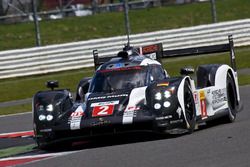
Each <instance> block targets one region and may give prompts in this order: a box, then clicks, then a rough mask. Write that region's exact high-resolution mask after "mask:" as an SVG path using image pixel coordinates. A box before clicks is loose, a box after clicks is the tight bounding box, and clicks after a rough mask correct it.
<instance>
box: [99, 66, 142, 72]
mask: <svg viewBox="0 0 250 167" xmlns="http://www.w3.org/2000/svg"><path fill="white" fill-rule="evenodd" d="M141 69H142V67H141V66H133V67H121V68H112V69H105V70H99V71H97V72H101V73H106V72H112V71H128V70H141Z"/></svg>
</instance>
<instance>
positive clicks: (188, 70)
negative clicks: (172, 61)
mask: <svg viewBox="0 0 250 167" xmlns="http://www.w3.org/2000/svg"><path fill="white" fill-rule="evenodd" d="M193 73H194V68H193V67H183V68H181V70H180V74H181V75H190V74H193Z"/></svg>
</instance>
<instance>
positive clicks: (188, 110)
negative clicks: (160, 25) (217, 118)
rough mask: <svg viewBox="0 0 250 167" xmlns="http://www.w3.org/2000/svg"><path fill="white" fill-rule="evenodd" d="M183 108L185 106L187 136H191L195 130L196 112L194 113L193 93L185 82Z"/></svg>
mask: <svg viewBox="0 0 250 167" xmlns="http://www.w3.org/2000/svg"><path fill="white" fill-rule="evenodd" d="M184 106H185V115H186V121H187V131H188V133H189V134H191V133H193V131H194V129H195V124H196V112H195V103H194V98H193V93H192V91H191V88H190V85H189V84H188V82H187V81H186V82H185V85H184Z"/></svg>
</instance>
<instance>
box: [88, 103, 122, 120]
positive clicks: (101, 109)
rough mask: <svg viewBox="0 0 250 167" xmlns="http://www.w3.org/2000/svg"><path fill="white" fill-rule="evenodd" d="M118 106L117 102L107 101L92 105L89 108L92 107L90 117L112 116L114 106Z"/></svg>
mask: <svg viewBox="0 0 250 167" xmlns="http://www.w3.org/2000/svg"><path fill="white" fill-rule="evenodd" d="M116 104H119V101H118V100H117V101H107V102H98V103H92V104H91V105H90V106H91V107H93V110H92V117H101V116H108V115H113V112H114V108H115V105H116Z"/></svg>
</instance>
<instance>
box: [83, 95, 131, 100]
mask: <svg viewBox="0 0 250 167" xmlns="http://www.w3.org/2000/svg"><path fill="white" fill-rule="evenodd" d="M118 97H128V94H120V95H108V96H97V97H90V98H88V100H101V99H110V98H118Z"/></svg>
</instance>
